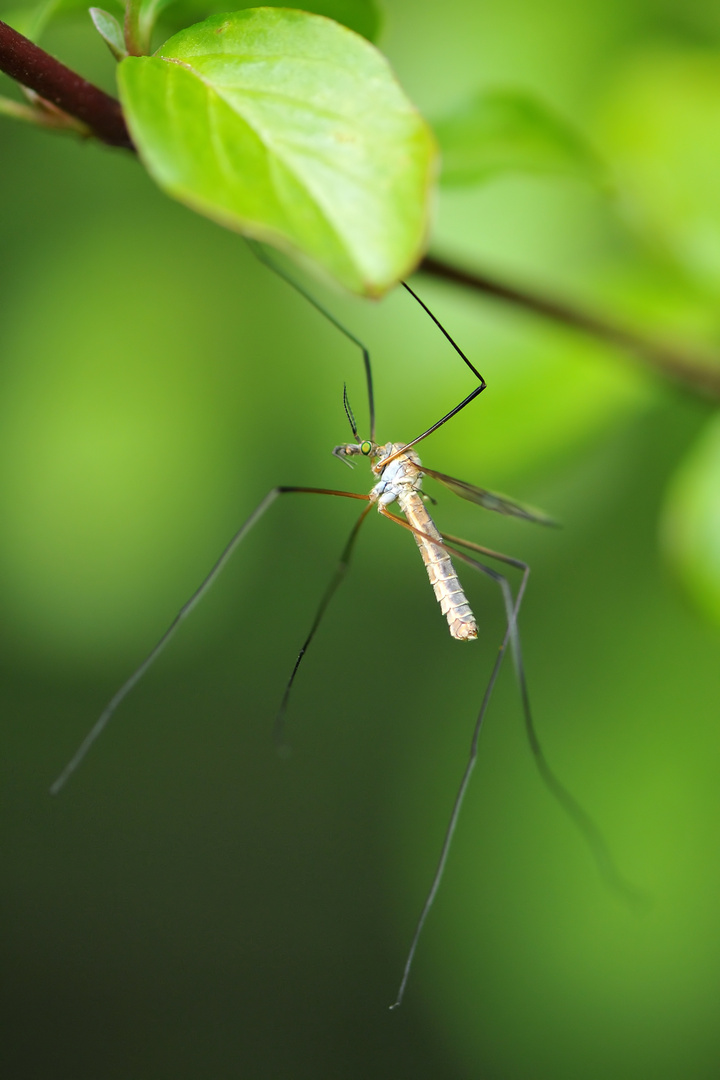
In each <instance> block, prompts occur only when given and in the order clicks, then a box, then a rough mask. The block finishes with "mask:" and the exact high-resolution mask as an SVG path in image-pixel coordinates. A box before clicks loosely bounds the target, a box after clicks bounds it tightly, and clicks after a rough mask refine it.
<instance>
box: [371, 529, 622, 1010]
mask: <svg viewBox="0 0 720 1080" xmlns="http://www.w3.org/2000/svg"><path fill="white" fill-rule="evenodd" d="M381 513H382V514H383V516H384V517H387V518H389V519H390V520H391V521H395V522H396V523H397V524H398V525H402V526H403V527H404V528H406V529H408V530H409V531H410V532H413V533H416V534H418V535H420V536H422V537H424V538H425V539H428V540H431V541H432V542H433V543H434V544H438V541H437V540H436V538H435V537H432V536H429V535H428V534H426V533H423V532H421V531H420V530H419V529H415V528H414V527H413V526H412V525H410V524H409V522H407V521H405V520H403V519H402V518H400V517H397V516H396V515H395V514H392V513H390V512H389V511H388V510H387V509H385V508H382V509H381ZM442 541H443V542H442V543H441V544H439V545H438V546H441V547H444V548H445V549H446V550H447V551H449V552H450V553H451V554H452V555H454V556H457V558H459V559H461V560H462V561H463V562H465V563H467V564H468V565H469V566H471V567H473V569H475V570H478V571H480V572H481V573H483V574H485V575H486V576H488V577H490V578H492V580H493V581H496V582H497V584H498V585H499V587H500V589H501V591H502V594H503V601H504V604H505V614H506V630H505V635H504V637H503V641H502V644H501V645H500V649H499V652H498V655H497V657H496V659H495V663H494V665H493V669H492V671H491V673H490V679H489V681H488V684H487V686H486V688H485V693H484V695H483V699H482V703H481V705H480V711H479V712H478V715H477V719H476V721H475V726H474V728H473V733H472V739H471V742H470V752H469V755H468V760H467V764H466V766H465V771H464V772H463V776H462V779H461V781H460V786H459V788H458V791H457V795H456V796H455V802H454V804H453V808H452V812H451V814H450V820H449V822H448V827H447V830H446V832H445V838H444V840H443V845H442V848H441V851H440V858H439V860H438V864H437V867H436V870H435V874H434V876H433V880H432V883H431V886H430V890H429V892H428V895H427V897H426V899H425V903H424V905H423V909H422V911H421V913H420V918H419V920H418V923H417V926H416V928H415V933H414V935H413V940H412V943H411V946H410V951H409V953H408V957H407V960H406V962H405V969H404V971H403V977H402V981H401V983H400V989H399V992H398V996H397V1000H396V1001H395V1003H394V1005H392V1006H391V1008H396V1007H397V1006H398V1005H399V1004H400V1003H401V1001H402V998H403V995H404V993H405V987H406V985H407V980H408V976H409V974H410V968H411V966H412V963H413V959H414V956H415V951H416V949H417V944H418V941H419V938H420V934H421V932H422V929H423V926H424V924H425V920H426V918H427V915H428V913H429V911H430V908H431V907H432V904H433V901H434V900H435V896H436V894H437V891H438V888H439V886H440V882H441V880H442V876H443V873H444V871H445V863H446V862H447V857H448V853H449V851H450V845H451V843H452V839H453V835H454V833H455V829H456V826H457V822H458V818H459V816H460V810H461V808H462V804H463V800H464V798H465V793H466V791H467V788H468V785H469V782H470V777H471V776H472V772H473V769H474V768H475V762H476V760H477V751H478V742H479V738H480V731H481V729H482V725H483V721H484V719H485V713H486V712H487V707H488V705H489V702H490V698H491V696H492V692H493V689H494V687H495V683H496V681H497V677H498V675H499V673H500V667H501V665H502V661H503V658H504V656H505V652H506V650H507V646H508V644H510V647H511V650H512V653H513V657H514V660H515V669H516V672H517V676H518V682H519V685H520V694H521V699H522V705H523V713H524V717H525V728H526V732H527V735H528V741H529V742H530V747H531V749H532V752H533V755H534V757H535V762H536V764H537V767H538V771H539V773H540V776H541V778H542V780H543V781H544V783H545V784H546V786H547V787H548V789H549V790H550V792H551V794H552V795H553V796H554V797H555V798H556V799H557V800H558V802H559V803H560V805H561V806H562V808H563V809H564V810H565V812H566V813H567V814H568V816H569V817H570V818H571V820H572V821H573V822H574V823H575V825H576V826H577V828H578V829H579V830H580V832H581V834H582V836H583V838H584V839H585V841H586V843H587V844H588V846H589V847H590V850H591V852H592V854H593V857H594V859H595V862H596V865H597V867H598V870H599V872H600V874H601V876H602V877H603V879H604V880H605V882H606V884H608V885H609V886H610V887H611V888H612V889H614V890H615V891H617V892H619V893H620V894H621V895H622V896H623V897H624V898H625V899H626V900H630V901H631V902H633V903H637V902H638V901H640V900H642V899H643V898H642V896H641V894H639V893H638V891H637V889H635V888H634V887H633V886H632V885H631V884H630V883H629V882H628V881H627V880H626V879H625V878H624V877H623V876H622V874H621V873H620V872H619V870H618V869H617V867H616V866H615V863H614V860H613V858H612V856H611V854H610V852H609V850H608V847H607V844H606V842H605V840H604V838H603V836H602V834H601V832H600V830H599V829H598V827H597V825H596V824H595V822H594V821H593V820H592V818H591V817H590V816H589V814H588V813H587V812H586V811H585V810H584V809H583V808H582V806H580V804H579V803H578V802H577V800H576V799H575V798H574V797H573V796H572V795H571V794H570V792H569V791H568V790H567V789H566V788H565V786H564V785H563V784H562V783H561V782H560V781H559V780H558V778H557V777H556V776H555V774H554V772H553V771H552V770H551V768H550V766H549V765H548V763H547V760H546V758H545V754H544V752H543V750H542V747H541V745H540V741H539V739H538V736H537V732H536V730H535V724H534V721H533V718H532V712H531V709H530V698H529V695H528V690H527V681H526V678H525V670H524V666H523V661H522V650H521V646H520V635H519V633H518V628H517V618H518V613H519V610H520V606H521V604H522V601H523V597H524V595H525V589H526V586H527V581H528V577H529V574H530V567H529V566H528V565H527V563H524V562H522V561H521V560H520V559H514V558H512V557H511V556H509V555H503V554H502V553H501V552H498V551H493V550H491V549H490V548H486V547H483V546H481V545H480V544H475V543H473V542H472V541H470V540H462V539H460V538H459V537H456V536H451V535H450V534H447V533H443V534H442ZM451 545H458V546H462V547H465V548H468V549H469V550H471V551H476V552H478V553H479V554H481V555H484V556H486V557H488V558H492V559H496V560H498V561H500V562H503V563H505V564H507V565H509V566H513V567H515V568H516V569H518V570H520V571H521V572H522V579H521V582H520V585H519V587H518V590H517V594H516V596H515V597H514V598H513V595H512V590H511V588H510V584H509V582H508V580H507V578H506V577H505V576H504V575H503V574H500V573H498V571H497V570H493V569H492V568H491V567H489V566H486V565H485V564H484V563H481V562H479V561H478V560H477V559H473V558H471V556H469V555H467V554H466V553H465V552H463V551H460V550H458V548H457V547H453V546H451Z"/></svg>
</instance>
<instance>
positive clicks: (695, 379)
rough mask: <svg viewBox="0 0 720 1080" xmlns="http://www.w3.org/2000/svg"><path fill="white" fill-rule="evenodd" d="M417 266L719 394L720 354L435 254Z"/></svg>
mask: <svg viewBox="0 0 720 1080" xmlns="http://www.w3.org/2000/svg"><path fill="white" fill-rule="evenodd" d="M418 270H419V271H420V272H421V273H423V274H431V275H432V276H433V277H437V278H441V279H443V280H444V281H451V282H452V283H453V284H455V285H464V286H466V287H467V288H469V289H474V290H475V291H476V292H480V293H483V294H484V295H485V296H492V297H495V298H496V299H498V300H504V301H505V302H506V303H510V304H514V305H515V306H516V307H520V308H523V309H524V310H526V311H530V312H533V313H534V314H536V315H542V316H543V317H544V318H547V319H553V320H554V321H555V322H559V323H562V324H563V325H564V326H570V327H573V328H574V329H576V330H582V331H583V332H584V333H586V334H590V335H591V336H592V337H595V338H599V339H600V340H601V341H606V342H608V343H609V344H611V345H617V346H619V347H620V348H621V349H623V350H625V351H627V352H631V353H634V354H635V356H637V357H638V358H639V359H641V360H642V361H643V362H644V363H645V364H646V365H647V366H648V367H651V368H653V369H654V370H655V371H659V372H661V373H662V374H663V375H665V376H667V378H669V379H672V380H673V381H674V382H677V383H679V384H680V385H682V386H684V387H686V388H689V389H692V390H694V391H696V392H697V393H700V394H702V395H703V396H705V397H713V398H720V358H718V357H717V356H716V355H714V354H708V355H707V357H706V358H703V357H702V356H701V355H700V350H697V351H690V350H688V349H685V348H683V347H682V346H673V345H668V344H666V343H664V342H661V341H652V340H649V339H648V338H645V337H643V336H642V335H641V334H638V333H636V332H635V331H634V330H630V329H628V328H627V327H625V326H621V325H620V324H618V323H615V322H611V321H610V320H608V319H605V318H603V317H602V316H600V315H595V314H594V313H591V312H589V311H584V310H583V309H582V308H576V307H573V306H571V305H570V304H566V303H564V302H563V301H561V300H555V299H553V298H551V297H549V296H543V295H542V294H539V293H535V292H529V291H527V290H523V289H517V288H515V287H514V286H512V285H506V284H505V283H504V282H502V281H498V280H497V279H495V278H490V277H487V276H486V275H485V274H481V273H477V272H475V271H472V270H465V269H463V268H462V267H459V266H455V265H454V264H452V263H448V262H445V261H444V260H443V259H439V258H436V257H435V256H433V255H428V256H426V257H425V258H424V259H423V261H422V262H421V263H420V266H419V267H418Z"/></svg>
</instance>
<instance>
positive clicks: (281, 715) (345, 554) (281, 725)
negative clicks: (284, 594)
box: [275, 502, 372, 747]
mask: <svg viewBox="0 0 720 1080" xmlns="http://www.w3.org/2000/svg"><path fill="white" fill-rule="evenodd" d="M371 509H372V503H371V502H368V505H367V506H366V507H365V509H364V510H363V512H362V514H361V515H360V517H359V518H358V519H357V521H356V522H355V525H354V526H353V529H352V532H351V533H350V536H349V537H348V539H347V541H346V543H345V547H344V548H343V550H342V554H341V555H340V559H339V560H338V564H337V566H336V568H335V573H334V574H333V576H332V579H331V581H330V584H329V585H328V587H327V589H326V590H325V592H324V594H323V597H322V600H321V601H320V603H319V604H318V609H317V611H316V612H315V618H314V619H313V622H312V626H311V627H310V632H309V633H308V635H307V637H306V638H305V640H304V641H303V643H302V646H301V648H300V652H299V653H298V657H297V660H296V661H295V664H294V666H293V669H292V673H291V675H290V678H289V679H288V682H287V686H286V687H285V693H284V694H283V696H282V701H281V702H280V708H279V709H278V713H277V716H276V718H275V738H276V739H277V741H278V743H279V745H280V746H281V747H284V746H285V745H286V744H285V713H286V711H287V705H288V700H289V698H290V691H291V690H292V687H293V683H294V682H295V676H296V675H297V673H298V668H299V667H300V664H301V663H302V659H303V657H304V656H305V653H306V652H307V651H308V647H309V646H310V642H311V641H312V639H313V638H314V637H315V634H316V632H317V629H318V627H319V626H320V623H321V622H322V618H323V615H324V614H325V611H326V610H327V607H328V604H329V603H330V601H331V600H332V598H333V596H334V595H335V593H336V592H337V589H338V587H339V586H340V584H341V582H342V580H343V578H344V577H345V574H346V572H347V568H348V566H349V565H350V557H351V555H352V551H353V548H354V546H355V541H356V539H357V535H358V533H359V532H360V526H361V525H362V523H363V522H364V521H365V518H366V517H367V516H368V514H369V513H370V511H371Z"/></svg>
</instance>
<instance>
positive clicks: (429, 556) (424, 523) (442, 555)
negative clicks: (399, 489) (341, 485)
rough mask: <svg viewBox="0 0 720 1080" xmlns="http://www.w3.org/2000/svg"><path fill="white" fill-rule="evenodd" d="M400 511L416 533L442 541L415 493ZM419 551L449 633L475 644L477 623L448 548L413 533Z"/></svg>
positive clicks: (402, 503)
mask: <svg viewBox="0 0 720 1080" xmlns="http://www.w3.org/2000/svg"><path fill="white" fill-rule="evenodd" d="M398 501H399V502H400V508H401V510H402V511H403V513H404V514H405V517H406V518H407V520H408V522H409V524H410V525H412V527H413V528H414V529H418V530H419V531H420V532H422V533H425V534H427V535H429V536H432V537H436V538H437V539H438V540H442V537H441V536H440V533H439V532H438V530H437V527H436V525H435V522H434V521H433V519H432V518H431V517H430V514H429V513H428V512H427V510H426V508H425V504H424V503H423V501H422V499H421V498H420V496H419V495H418V494H417V493H416V492H414V491H413V492H408V493H406V494H404V495H403V496H402V497H400V498H399V500H398ZM413 535H414V537H415V539H416V541H417V545H418V547H419V548H420V554H421V555H422V560H423V562H424V563H425V569H426V570H427V575H428V577H429V579H430V584H431V585H432V587H433V591H434V593H435V598H436V599H437V602H438V603H439V605H440V610H441V611H442V613H443V615H444V616H445V618H446V619H447V621H448V626H449V627H450V633H451V635H452V636H453V637H454V638H457V640H458V641H472V640H473V639H474V638H476V637H477V623H476V622H475V616H474V615H473V613H472V611H471V610H470V605H469V604H468V601H467V597H466V596H465V593H464V592H463V589H462V585H461V584H460V582H459V580H458V576H457V574H456V572H455V567H454V566H453V564H452V561H451V559H450V556H449V555H448V553H447V551H446V550H445V548H443V547H440V546H439V545H437V544H433V543H431V541H429V540H426V539H425V537H424V536H418V534H417V533H413Z"/></svg>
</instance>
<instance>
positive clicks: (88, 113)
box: [0, 22, 133, 150]
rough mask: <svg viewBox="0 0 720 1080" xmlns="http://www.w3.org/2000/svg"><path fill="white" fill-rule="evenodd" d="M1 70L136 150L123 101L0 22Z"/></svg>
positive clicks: (108, 138) (114, 142)
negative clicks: (116, 98) (131, 138)
mask: <svg viewBox="0 0 720 1080" xmlns="http://www.w3.org/2000/svg"><path fill="white" fill-rule="evenodd" d="M0 71H4V72H5V74H6V75H9V76H10V77H11V78H12V79H16V80H17V82H19V83H21V85H22V86H27V87H28V88H29V89H30V90H34V91H35V93H36V94H39V95H40V97H42V98H44V99H45V100H46V101H50V102H52V104H53V105H56V106H57V107H58V108H59V109H62V110H63V112H66V113H69V114H70V116H74V117H76V118H77V119H78V120H81V121H82V122H83V123H84V124H86V125H87V126H88V128H90V130H91V132H92V133H93V135H95V136H97V138H98V139H101V140H102V142H104V143H108V145H110V146H122V147H125V148H126V149H128V150H132V149H133V145H132V142H131V141H130V136H129V134H128V130H127V127H126V126H125V120H124V118H123V114H122V109H121V108H120V102H119V101H116V100H115V98H113V97H110V95H109V94H106V93H105V91H104V90H100V89H99V88H98V87H97V86H93V84H92V83H89V82H87V81H86V80H85V79H83V78H81V77H80V76H79V75H77V74H76V73H75V72H74V71H71V70H70V68H67V67H65V65H64V64H61V63H60V61H59V60H55V58H54V57H52V56H50V54H49V53H46V52H45V51H44V50H43V49H40V48H38V46H37V45H34V44H33V43H32V41H29V40H28V38H26V37H23V35H22V34H18V32H17V30H13V29H12V27H10V26H8V25H7V23H4V22H0Z"/></svg>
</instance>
